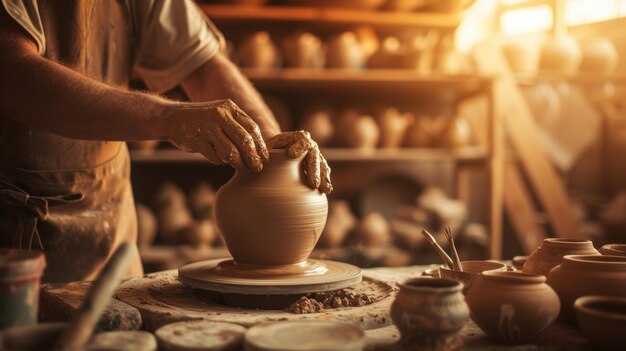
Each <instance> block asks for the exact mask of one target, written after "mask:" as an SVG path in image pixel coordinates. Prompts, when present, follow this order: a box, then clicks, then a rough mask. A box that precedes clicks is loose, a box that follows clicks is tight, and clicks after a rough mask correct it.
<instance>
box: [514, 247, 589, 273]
mask: <svg viewBox="0 0 626 351" xmlns="http://www.w3.org/2000/svg"><path fill="white" fill-rule="evenodd" d="M599 254H600V253H599V252H598V251H597V250H596V249H595V248H594V247H593V243H592V242H591V241H589V240H580V239H560V238H550V239H545V240H544V241H543V243H542V244H541V245H539V247H538V248H537V249H536V250H535V251H533V252H532V253H531V254H530V256H528V259H527V260H526V263H524V267H522V272H524V273H530V274H542V275H548V272H550V270H551V269H552V268H554V267H556V266H558V265H559V264H561V260H562V259H563V256H565V255H599Z"/></svg>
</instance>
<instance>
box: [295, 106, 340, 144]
mask: <svg viewBox="0 0 626 351" xmlns="http://www.w3.org/2000/svg"><path fill="white" fill-rule="evenodd" d="M332 115H333V112H332V110H331V109H330V108H327V107H319V108H315V109H312V110H311V111H309V112H306V113H305V115H304V117H303V118H302V121H301V122H300V126H299V129H302V130H306V131H307V132H309V134H311V138H312V139H313V140H315V142H316V143H317V145H319V146H320V147H324V146H328V145H329V144H330V143H331V141H332V139H333V137H334V135H335V125H334V124H333V120H332Z"/></svg>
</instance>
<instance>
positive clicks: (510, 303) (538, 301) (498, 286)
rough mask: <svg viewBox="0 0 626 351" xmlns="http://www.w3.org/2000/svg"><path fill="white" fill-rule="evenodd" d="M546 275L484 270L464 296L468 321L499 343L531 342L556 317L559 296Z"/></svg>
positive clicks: (558, 308)
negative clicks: (548, 283) (468, 315)
mask: <svg viewBox="0 0 626 351" xmlns="http://www.w3.org/2000/svg"><path fill="white" fill-rule="evenodd" d="M545 282H546V277H544V276H542V275H537V274H527V273H519V272H485V273H482V274H481V276H480V278H479V279H477V280H476V281H475V282H474V286H473V287H472V289H470V291H469V292H468V293H467V295H466V296H465V298H466V299H467V304H468V305H469V308H470V311H471V313H470V315H471V317H472V320H473V321H474V322H475V323H476V324H477V325H478V326H479V327H480V329H482V330H483V331H484V332H485V334H487V336H489V337H490V338H491V339H494V340H496V341H499V342H503V343H508V344H520V343H527V342H530V341H532V340H533V339H534V338H535V337H536V336H537V335H539V334H540V333H541V332H542V331H544V330H545V329H546V328H548V327H549V326H550V325H551V324H552V323H553V322H554V321H555V320H556V319H557V317H558V315H559V310H560V308H561V304H560V302H559V297H558V296H557V294H556V293H555V292H554V290H552V288H550V287H549V286H548V285H547V284H546V283H545Z"/></svg>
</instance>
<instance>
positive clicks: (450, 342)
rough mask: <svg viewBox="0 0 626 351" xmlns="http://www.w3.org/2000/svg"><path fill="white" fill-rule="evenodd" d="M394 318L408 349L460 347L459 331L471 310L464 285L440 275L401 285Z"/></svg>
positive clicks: (392, 310) (392, 308) (393, 309)
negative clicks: (462, 292)
mask: <svg viewBox="0 0 626 351" xmlns="http://www.w3.org/2000/svg"><path fill="white" fill-rule="evenodd" d="M398 286H399V287H400V291H399V292H398V295H397V296H396V299H395V300H394V302H393V304H392V305H391V318H392V319H393V321H394V323H395V324H396V326H397V327H398V329H399V330H400V333H401V342H402V343H403V344H404V345H405V346H406V347H407V349H417V348H419V349H427V350H456V349H458V348H459V347H460V346H461V344H462V342H461V340H460V339H459V337H458V333H459V331H461V329H462V328H463V326H464V325H465V323H466V322H467V321H468V319H469V318H468V317H469V309H468V307H467V304H466V303H465V298H464V297H463V294H461V289H462V287H463V284H461V283H459V282H457V281H454V280H450V279H440V278H414V279H409V280H407V281H405V282H403V283H400V284H398Z"/></svg>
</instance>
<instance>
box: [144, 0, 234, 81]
mask: <svg viewBox="0 0 626 351" xmlns="http://www.w3.org/2000/svg"><path fill="white" fill-rule="evenodd" d="M133 3H134V8H133V11H134V13H133V16H134V18H135V31H136V33H137V40H138V43H137V45H138V46H137V51H136V53H137V55H136V58H135V64H134V67H133V73H134V75H135V76H137V77H139V78H141V79H142V80H143V82H144V83H145V84H146V86H147V87H148V89H150V90H151V91H154V92H156V93H164V92H166V91H168V90H171V89H172V88H174V87H175V86H177V85H178V84H180V82H181V81H182V80H183V79H185V78H186V77H187V76H188V75H189V74H191V73H192V72H193V71H194V70H196V69H197V68H198V67H200V66H201V65H202V64H204V63H205V62H206V61H207V60H209V59H210V58H211V57H213V56H214V55H215V54H217V53H218V52H219V51H220V50H221V49H222V48H223V47H224V38H223V36H222V34H221V33H220V32H219V31H218V30H217V29H216V28H215V26H214V25H213V23H212V22H211V21H210V20H209V19H208V18H207V17H206V16H205V15H204V13H203V12H202V11H201V10H200V8H198V6H197V5H196V4H195V2H193V1H191V0H182V1H181V0H151V1H135V2H133Z"/></svg>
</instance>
